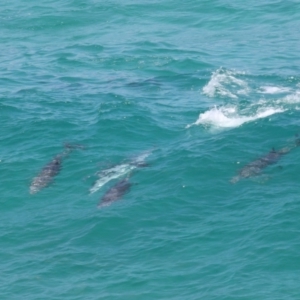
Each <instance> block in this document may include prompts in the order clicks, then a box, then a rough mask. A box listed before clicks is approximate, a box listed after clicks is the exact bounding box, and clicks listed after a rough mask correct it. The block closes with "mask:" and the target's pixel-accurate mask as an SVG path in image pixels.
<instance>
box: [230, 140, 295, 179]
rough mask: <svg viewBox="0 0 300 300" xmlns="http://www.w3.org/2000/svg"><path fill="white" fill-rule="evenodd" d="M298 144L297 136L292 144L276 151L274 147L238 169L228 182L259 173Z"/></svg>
mask: <svg viewBox="0 0 300 300" xmlns="http://www.w3.org/2000/svg"><path fill="white" fill-rule="evenodd" d="M299 146H300V139H299V138H297V139H296V140H295V144H293V145H292V146H290V147H284V148H282V149H280V150H278V151H276V150H275V149H274V148H273V149H272V150H271V151H270V152H269V153H268V154H266V155H265V156H263V157H261V158H259V159H257V160H254V161H253V162H251V163H249V164H248V165H246V166H245V167H243V168H242V169H240V170H239V172H238V175H237V176H235V177H233V178H232V179H231V180H230V182H231V183H236V182H238V181H239V180H241V179H242V178H249V177H253V176H257V175H259V174H260V173H261V170H263V169H265V168H266V167H267V166H269V165H272V164H275V163H277V162H278V160H280V158H281V157H282V156H283V155H285V154H287V153H289V152H290V151H291V150H292V149H294V148H295V147H299Z"/></svg>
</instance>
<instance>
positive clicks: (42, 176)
mask: <svg viewBox="0 0 300 300" xmlns="http://www.w3.org/2000/svg"><path fill="white" fill-rule="evenodd" d="M64 147H65V148H66V149H65V151H64V152H62V153H60V154H58V155H56V156H55V157H54V158H53V159H52V161H50V162H49V163H48V164H47V165H45V166H44V167H43V169H42V170H41V172H40V173H39V174H38V175H37V176H36V177H35V178H33V180H32V182H31V185H30V188H29V191H30V194H36V193H37V192H39V191H40V190H41V189H43V188H45V187H47V186H48V185H49V184H50V183H51V182H52V181H53V178H54V177H55V176H56V175H57V174H58V173H59V172H60V170H61V167H62V162H63V160H64V159H65V158H66V157H67V156H69V154H70V153H71V152H72V151H73V150H74V149H76V148H81V149H82V148H83V146H81V145H70V144H65V145H64Z"/></svg>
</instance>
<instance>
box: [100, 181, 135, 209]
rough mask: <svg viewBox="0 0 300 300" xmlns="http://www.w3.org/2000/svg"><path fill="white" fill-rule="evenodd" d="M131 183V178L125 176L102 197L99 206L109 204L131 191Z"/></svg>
mask: <svg viewBox="0 0 300 300" xmlns="http://www.w3.org/2000/svg"><path fill="white" fill-rule="evenodd" d="M130 187H131V183H130V182H129V178H128V177H127V178H124V179H122V180H120V181H118V182H117V183H116V184H115V185H114V186H112V187H111V188H110V189H109V190H108V191H107V192H106V193H105V194H104V196H103V197H102V198H101V200H100V202H99V204H98V205H97V207H98V208H101V207H104V206H109V205H111V204H112V202H114V201H117V200H119V199H120V198H121V197H122V196H123V195H124V194H125V193H127V192H128V191H129V189H130Z"/></svg>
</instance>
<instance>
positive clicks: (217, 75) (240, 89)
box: [202, 68, 249, 99]
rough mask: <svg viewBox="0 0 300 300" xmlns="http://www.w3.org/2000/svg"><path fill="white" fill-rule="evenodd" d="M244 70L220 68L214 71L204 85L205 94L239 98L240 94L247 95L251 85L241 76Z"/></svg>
mask: <svg viewBox="0 0 300 300" xmlns="http://www.w3.org/2000/svg"><path fill="white" fill-rule="evenodd" d="M244 74H245V73H244V72H238V71H231V70H226V69H224V68H219V69H218V70H217V71H215V72H213V73H212V75H211V78H210V80H209V82H208V83H207V84H206V85H205V86H204V87H203V90H202V91H203V94H205V95H206V96H208V97H211V98H213V97H216V96H223V97H229V98H232V99H237V98H238V95H247V94H248V93H249V86H248V84H247V82H246V81H245V80H243V79H241V78H238V77H240V76H241V75H244Z"/></svg>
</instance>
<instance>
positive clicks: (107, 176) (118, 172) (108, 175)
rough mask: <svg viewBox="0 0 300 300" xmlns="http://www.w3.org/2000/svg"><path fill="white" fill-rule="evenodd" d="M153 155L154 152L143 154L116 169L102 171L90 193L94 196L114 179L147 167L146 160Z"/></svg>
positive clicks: (115, 167)
mask: <svg viewBox="0 0 300 300" xmlns="http://www.w3.org/2000/svg"><path fill="white" fill-rule="evenodd" d="M151 153H152V150H149V151H146V152H143V153H142V154H140V155H139V156H137V157H135V158H134V159H133V160H132V161H131V162H129V163H123V164H119V165H116V166H114V167H111V168H108V169H105V170H102V171H101V172H100V173H99V174H98V176H99V179H97V180H96V182H95V183H94V184H93V186H92V187H91V188H90V193H91V194H93V193H95V192H97V191H98V190H99V189H100V188H101V187H102V186H104V185H105V184H106V183H108V182H109V181H111V180H113V179H117V178H120V177H122V176H125V175H127V174H128V173H129V172H131V171H133V170H134V169H136V168H138V167H143V166H145V159H146V158H147V157H148V156H149V155H150V154H151Z"/></svg>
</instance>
